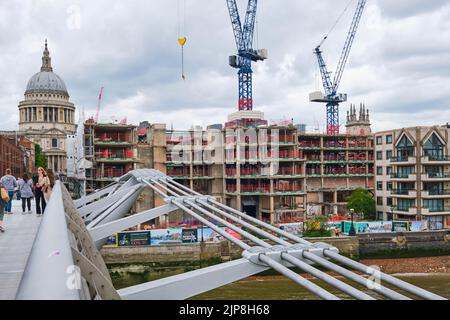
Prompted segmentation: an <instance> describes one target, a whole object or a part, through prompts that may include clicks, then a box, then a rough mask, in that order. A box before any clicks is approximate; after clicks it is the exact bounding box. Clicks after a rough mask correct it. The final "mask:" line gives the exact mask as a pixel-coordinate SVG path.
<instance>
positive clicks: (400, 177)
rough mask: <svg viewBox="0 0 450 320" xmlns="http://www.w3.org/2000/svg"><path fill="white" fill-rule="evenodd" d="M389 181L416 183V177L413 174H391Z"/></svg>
mask: <svg viewBox="0 0 450 320" xmlns="http://www.w3.org/2000/svg"><path fill="white" fill-rule="evenodd" d="M391 179H392V180H401V181H416V179H417V175H416V174H415V173H392V174H391Z"/></svg>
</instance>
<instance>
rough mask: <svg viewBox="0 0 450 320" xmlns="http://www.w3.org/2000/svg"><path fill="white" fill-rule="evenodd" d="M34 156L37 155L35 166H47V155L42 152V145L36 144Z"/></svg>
mask: <svg viewBox="0 0 450 320" xmlns="http://www.w3.org/2000/svg"><path fill="white" fill-rule="evenodd" d="M34 156H35V161H34V163H35V166H36V168H39V167H42V168H47V157H46V156H45V154H44V153H43V152H42V148H41V146H40V145H38V144H36V145H35V147H34Z"/></svg>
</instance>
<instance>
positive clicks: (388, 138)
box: [386, 135, 392, 144]
mask: <svg viewBox="0 0 450 320" xmlns="http://www.w3.org/2000/svg"><path fill="white" fill-rule="evenodd" d="M386 144H392V135H388V136H386Z"/></svg>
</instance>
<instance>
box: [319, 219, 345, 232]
mask: <svg viewBox="0 0 450 320" xmlns="http://www.w3.org/2000/svg"><path fill="white" fill-rule="evenodd" d="M322 228H323V229H326V230H328V231H330V230H336V229H339V230H340V231H341V232H342V221H328V222H324V223H323V225H322Z"/></svg>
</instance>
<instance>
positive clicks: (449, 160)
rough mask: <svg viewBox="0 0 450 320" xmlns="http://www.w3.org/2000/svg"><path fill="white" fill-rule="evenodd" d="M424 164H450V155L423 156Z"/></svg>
mask: <svg viewBox="0 0 450 320" xmlns="http://www.w3.org/2000/svg"><path fill="white" fill-rule="evenodd" d="M422 163H423V164H432V165H436V164H450V156H424V157H422Z"/></svg>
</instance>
